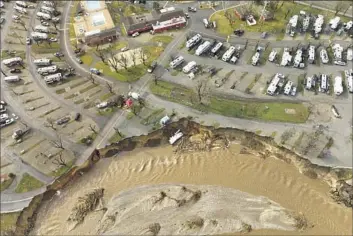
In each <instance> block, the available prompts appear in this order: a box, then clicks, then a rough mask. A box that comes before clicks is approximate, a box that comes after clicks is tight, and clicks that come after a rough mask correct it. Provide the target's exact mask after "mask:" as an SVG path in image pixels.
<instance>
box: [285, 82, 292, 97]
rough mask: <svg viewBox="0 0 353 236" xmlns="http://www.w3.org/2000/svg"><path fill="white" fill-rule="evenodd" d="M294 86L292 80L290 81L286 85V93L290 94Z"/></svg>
mask: <svg viewBox="0 0 353 236" xmlns="http://www.w3.org/2000/svg"><path fill="white" fill-rule="evenodd" d="M292 86H293V82H292V81H288V82H287V84H286V86H285V87H284V94H285V95H289V93H290V91H291V89H292Z"/></svg>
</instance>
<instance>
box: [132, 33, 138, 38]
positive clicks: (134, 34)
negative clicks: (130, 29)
mask: <svg viewBox="0 0 353 236" xmlns="http://www.w3.org/2000/svg"><path fill="white" fill-rule="evenodd" d="M139 35H140V33H139V32H135V33H133V34H132V35H131V36H132V37H133V38H135V37H137V36H139Z"/></svg>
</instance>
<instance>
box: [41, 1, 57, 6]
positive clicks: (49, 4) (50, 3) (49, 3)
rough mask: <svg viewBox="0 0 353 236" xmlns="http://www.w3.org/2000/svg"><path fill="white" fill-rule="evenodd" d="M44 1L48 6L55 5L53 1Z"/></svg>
mask: <svg viewBox="0 0 353 236" xmlns="http://www.w3.org/2000/svg"><path fill="white" fill-rule="evenodd" d="M42 3H43V5H44V6H46V7H54V3H53V2H51V1H43V2H42Z"/></svg>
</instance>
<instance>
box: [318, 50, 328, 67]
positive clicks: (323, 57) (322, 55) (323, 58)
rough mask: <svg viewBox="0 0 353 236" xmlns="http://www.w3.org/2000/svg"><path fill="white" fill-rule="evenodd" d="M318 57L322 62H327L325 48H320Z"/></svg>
mask: <svg viewBox="0 0 353 236" xmlns="http://www.w3.org/2000/svg"><path fill="white" fill-rule="evenodd" d="M320 58H321V62H322V63H323V64H327V63H328V61H329V59H328V55H327V51H326V49H325V48H323V49H321V51H320Z"/></svg>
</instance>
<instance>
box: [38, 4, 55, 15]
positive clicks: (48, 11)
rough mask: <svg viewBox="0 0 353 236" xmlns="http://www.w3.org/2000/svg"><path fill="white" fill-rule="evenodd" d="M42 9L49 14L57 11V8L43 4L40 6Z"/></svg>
mask: <svg viewBox="0 0 353 236" xmlns="http://www.w3.org/2000/svg"><path fill="white" fill-rule="evenodd" d="M40 11H41V12H43V13H47V14H53V13H54V12H55V9H54V8H52V7H46V6H42V7H41V8H40Z"/></svg>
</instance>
